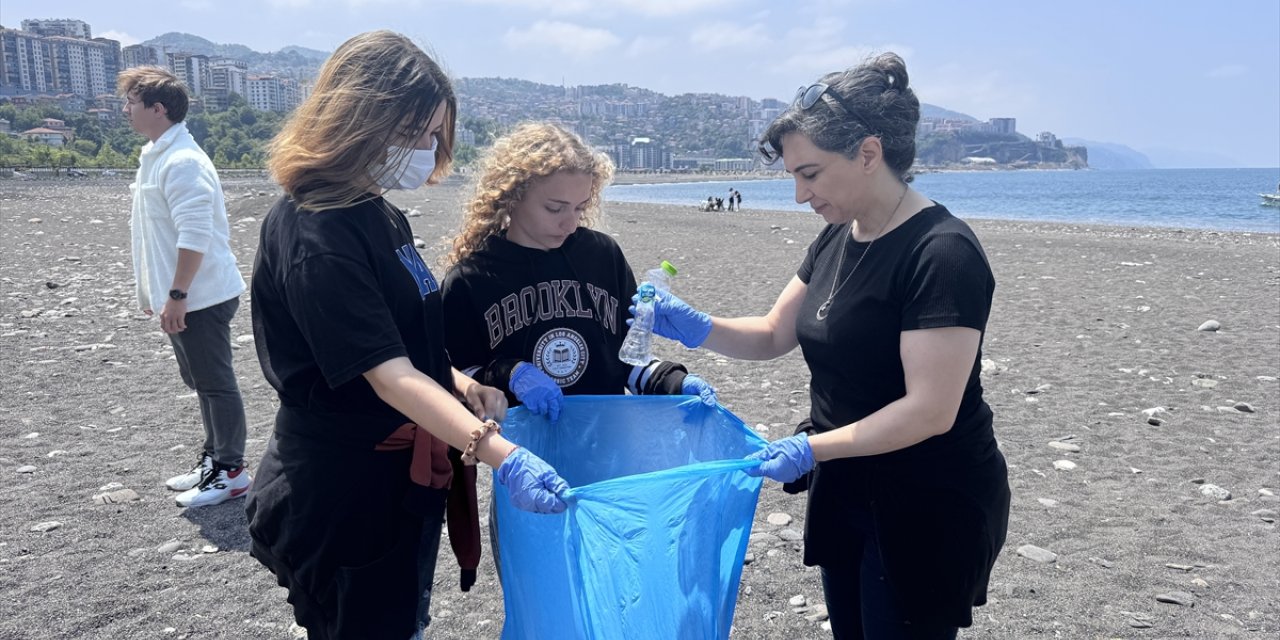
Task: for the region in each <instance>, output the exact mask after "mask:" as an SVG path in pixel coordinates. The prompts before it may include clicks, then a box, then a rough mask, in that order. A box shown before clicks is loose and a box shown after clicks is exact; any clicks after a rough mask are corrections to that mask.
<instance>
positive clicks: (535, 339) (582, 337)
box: [442, 123, 716, 561]
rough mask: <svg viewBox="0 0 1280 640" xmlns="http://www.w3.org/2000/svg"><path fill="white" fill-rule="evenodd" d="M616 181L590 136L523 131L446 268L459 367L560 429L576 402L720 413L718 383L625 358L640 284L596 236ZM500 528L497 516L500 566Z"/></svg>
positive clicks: (493, 171) (452, 344)
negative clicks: (643, 398)
mask: <svg viewBox="0 0 1280 640" xmlns="http://www.w3.org/2000/svg"><path fill="white" fill-rule="evenodd" d="M612 178H613V163H612V162H611V161H610V160H609V158H608V156H605V155H603V154H600V153H596V152H594V151H592V150H591V147H589V146H587V144H586V143H584V142H583V141H582V139H581V138H579V137H578V136H576V135H574V134H573V133H570V132H568V131H565V130H564V129H562V128H560V127H558V126H555V125H552V124H543V123H529V124H523V125H521V126H519V127H517V128H516V129H515V130H514V131H512V132H511V133H510V134H508V135H506V136H504V137H502V138H500V139H498V141H497V142H495V143H494V145H493V149H492V151H491V152H490V153H489V155H488V156H486V157H485V159H484V161H483V163H482V164H481V166H480V169H479V173H478V176H477V178H476V182H475V195H473V196H472V198H471V200H470V202H468V203H467V204H466V205H465V209H464V211H465V212H464V214H463V220H462V230H461V232H460V233H459V234H458V235H457V237H456V238H455V239H454V241H453V248H452V250H451V251H450V253H449V255H448V256H447V258H446V261H447V262H448V264H449V270H448V273H447V274H446V275H445V279H444V286H443V288H442V291H443V296H444V318H445V325H444V328H445V335H446V336H448V340H447V342H448V348H449V355H450V357H452V358H453V362H454V364H455V365H456V366H458V367H459V368H460V369H462V371H463V372H464V373H466V374H467V375H470V376H471V377H473V378H475V379H476V380H479V381H480V382H482V383H484V384H487V385H492V386H494V387H497V388H499V389H501V390H502V391H503V392H504V393H505V394H506V397H507V399H508V401H509V402H512V403H519V404H523V405H524V406H525V407H526V408H528V409H529V410H530V411H532V412H534V413H536V414H539V415H543V416H546V417H548V418H549V419H550V420H551V421H552V422H555V421H556V420H557V419H558V418H559V415H560V410H561V407H562V404H563V402H564V395H565V394H569V395H576V394H621V393H625V392H630V393H633V394H661V395H672V394H677V395H678V394H687V395H694V396H699V397H701V398H702V401H703V402H705V403H707V404H710V405H714V404H715V403H716V393H715V390H714V389H713V388H712V387H711V385H710V384H708V383H707V381H706V380H704V379H702V378H701V377H699V376H697V375H694V374H690V373H689V372H688V370H687V369H686V368H685V367H684V365H681V364H679V363H676V362H667V361H662V360H656V359H655V360H653V361H652V362H650V363H649V364H648V365H646V366H632V365H629V364H626V363H624V362H623V361H622V360H620V359H619V358H618V351H619V349H620V348H621V347H622V341H623V338H625V337H626V332H627V325H626V321H627V318H629V317H630V313H629V312H628V311H627V296H628V295H630V294H631V292H632V291H635V289H636V281H635V276H634V275H633V273H632V270H631V265H630V264H629V263H628V262H627V259H626V257H625V256H623V254H622V249H621V248H620V247H618V243H617V242H616V241H615V240H614V239H613V238H612V237H611V236H610V235H609V234H607V233H601V232H599V231H596V230H594V229H591V228H590V227H591V226H592V225H593V224H594V223H595V221H596V220H597V219H598V217H599V215H600V193H601V191H602V190H603V189H604V187H605V186H607V185H608V184H609V181H610V180H612ZM556 301H559V304H560V305H567V306H564V307H562V306H557V302H556ZM548 305H551V306H548ZM553 307H554V308H553ZM493 522H494V521H493V519H492V515H491V516H490V537H491V539H492V540H494V542H495V544H494V545H492V548H493V549H494V554H495V561H496V559H497V546H496V535H495V534H494V531H495V530H494V529H493Z"/></svg>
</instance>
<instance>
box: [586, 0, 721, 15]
mask: <svg viewBox="0 0 1280 640" xmlns="http://www.w3.org/2000/svg"><path fill="white" fill-rule="evenodd" d="M734 4H738V0H612V1H610V0H605V1H604V2H601V3H599V5H600V6H606V7H607V6H610V5H617V6H619V7H621V8H624V9H628V10H630V11H634V12H635V13H639V14H643V15H647V16H676V15H684V14H689V13H700V12H703V11H707V10H709V9H718V8H721V7H725V8H727V7H729V6H731V5H734Z"/></svg>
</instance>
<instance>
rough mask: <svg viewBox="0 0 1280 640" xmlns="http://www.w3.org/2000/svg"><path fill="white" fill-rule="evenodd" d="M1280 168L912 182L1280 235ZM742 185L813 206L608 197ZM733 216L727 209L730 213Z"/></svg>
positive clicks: (1125, 221)
mask: <svg viewBox="0 0 1280 640" xmlns="http://www.w3.org/2000/svg"><path fill="white" fill-rule="evenodd" d="M1277 182H1280V169H1143V170H1126V171H1096V170H1089V171H957V172H949V173H926V174H922V175H918V176H916V178H915V182H913V183H912V185H913V187H914V188H915V189H916V190H918V191H920V192H921V193H923V194H924V195H926V196H928V197H930V198H932V199H933V200H935V201H937V202H939V203H941V204H943V205H946V207H947V208H948V209H950V210H951V212H952V213H954V214H956V215H957V216H960V217H962V218H995V219H1005V220H1030V221H1050V222H1066V223H1087V224H1106V225H1117V226H1130V227H1131V226H1138V227H1177V228H1188V229H1215V230H1221V231H1256V232H1266V233H1280V208H1278V207H1264V206H1261V205H1260V203H1261V202H1262V198H1260V197H1259V196H1258V194H1260V193H1275V190H1276V185H1277ZM730 188H733V189H737V190H738V191H740V192H742V207H743V209H744V210H745V211H751V210H753V209H754V210H760V209H769V210H778V211H797V212H811V210H810V209H809V207H808V206H807V205H799V204H796V202H795V185H794V183H793V182H792V181H791V180H790V179H789V178H788V179H780V180H742V181H717V182H686V183H669V184H636V185H615V186H611V187H609V188H608V189H606V190H605V194H604V196H605V199H606V200H607V201H615V202H647V203H659V204H668V205H681V206H688V207H689V210H690V212H694V211H695V210H696V208H697V207H698V206H699V205H702V204H705V203H706V201H707V196H714V197H718V198H727V197H728V193H729V189H730ZM726 215H728V214H726Z"/></svg>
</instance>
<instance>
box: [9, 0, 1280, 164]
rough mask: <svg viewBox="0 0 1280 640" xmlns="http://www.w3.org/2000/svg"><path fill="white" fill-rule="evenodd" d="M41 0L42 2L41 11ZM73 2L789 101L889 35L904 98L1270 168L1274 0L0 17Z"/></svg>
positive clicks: (286, 35) (559, 2)
mask: <svg viewBox="0 0 1280 640" xmlns="http://www.w3.org/2000/svg"><path fill="white" fill-rule="evenodd" d="M51 7H56V8H51ZM27 18H76V19H80V20H84V21H86V22H88V23H89V24H90V26H91V28H92V29H93V33H94V35H95V36H103V37H109V38H114V39H117V40H120V41H121V42H122V43H123V44H134V43H137V42H141V41H144V40H147V39H149V38H153V37H155V36H158V35H160V34H162V33H166V32H169V31H181V32H187V33H192V34H195V35H198V36H201V37H203V38H206V39H209V40H212V41H213V42H217V43H224V44H243V45H247V46H249V47H250V48H252V49H254V50H257V51H276V50H279V49H281V48H282V47H285V46H288V45H299V46H304V47H309V48H313V49H320V50H324V51H332V50H333V49H334V48H335V47H337V46H338V45H339V44H340V43H341V42H342V41H344V40H345V39H347V38H348V37H350V36H352V35H354V34H356V33H359V32H362V31H367V30H372V29H382V28H390V29H394V30H397V31H401V32H403V33H405V34H406V35H408V36H410V37H412V38H414V39H415V41H417V42H419V43H420V44H422V45H424V48H425V49H427V50H428V51H429V52H431V53H432V54H433V55H434V57H436V59H437V60H439V61H440V62H441V63H442V64H443V66H444V67H445V68H446V69H447V70H448V71H449V73H451V74H452V75H453V76H455V77H492V76H500V77H507V78H522V79H526V80H532V81H535V82H543V83H548V84H562V83H563V84H566V85H580V84H609V83H618V82H620V83H626V84H630V85H632V86H637V87H644V88H647V89H653V90H655V91H659V92H662V93H665V94H669V95H674V94H679V93H689V92H713V93H724V94H728V95H735V96H742V95H745V96H750V97H751V98H754V99H757V100H759V99H761V98H778V99H782V100H790V99H791V97H792V96H793V95H794V94H795V91H796V88H797V87H799V86H801V85H807V84H809V83H811V82H813V81H814V80H815V79H816V78H817V77H818V76H820V75H822V74H823V73H826V72H828V71H834V70H837V69H842V68H845V67H849V66H853V65H856V64H857V63H858V62H860V61H861V60H863V59H864V58H865V57H866V56H867V55H868V54H872V53H879V52H882V51H894V52H897V53H898V54H899V55H901V56H902V57H903V58H904V59H905V60H906V62H907V70H908V73H909V75H910V84H911V86H912V87H913V88H914V89H915V91H916V94H917V95H918V96H919V97H920V99H921V101H923V102H928V103H931V104H934V105H938V106H940V107H944V108H947V109H952V110H954V111H960V112H964V113H967V114H969V115H972V116H974V117H976V118H979V119H982V120H985V119H987V118H992V117H1014V118H1017V121H1018V122H1017V125H1018V131H1019V132H1021V133H1024V134H1028V135H1031V136H1035V135H1036V134H1037V133H1039V132H1041V131H1050V132H1053V133H1054V134H1056V135H1057V136H1059V137H1072V138H1083V139H1086V140H1091V141H1097V142H1109V143H1116V144H1123V145H1127V146H1129V147H1132V148H1134V149H1137V150H1138V151H1141V152H1143V153H1146V154H1147V155H1148V156H1149V157H1150V158H1151V159H1152V160H1153V162H1155V163H1156V165H1157V166H1162V167H1174V166H1185V167H1234V166H1241V167H1277V166H1280V2H1277V1H1276V0H1222V1H1219V2H1169V3H1158V2H1148V1H1141V0H1072V1H1071V2H1034V1H1032V2H1028V1H1026V0H989V1H980V2H963V3H961V2H951V1H943V0H795V1H786V0H783V1H779V0H429V1H428V0H252V1H246V0H168V1H167V2H164V3H159V4H157V3H141V2H105V1H102V0H70V1H68V0H64V1H60V2H57V3H50V2H48V0H4V2H3V4H2V5H0V24H3V25H4V26H6V27H11V28H17V27H19V26H20V23H21V21H22V20H23V19H27Z"/></svg>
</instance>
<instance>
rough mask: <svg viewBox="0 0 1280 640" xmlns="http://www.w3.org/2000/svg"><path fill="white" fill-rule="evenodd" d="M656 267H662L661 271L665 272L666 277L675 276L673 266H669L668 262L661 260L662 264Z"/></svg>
mask: <svg viewBox="0 0 1280 640" xmlns="http://www.w3.org/2000/svg"><path fill="white" fill-rule="evenodd" d="M658 266H660V267H662V270H663V271H666V272H667V275H670V276H674V275H675V274H676V267H675V265H673V264H671V263H670V262H667V261H666V260H663V261H662V264H660V265H658Z"/></svg>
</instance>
